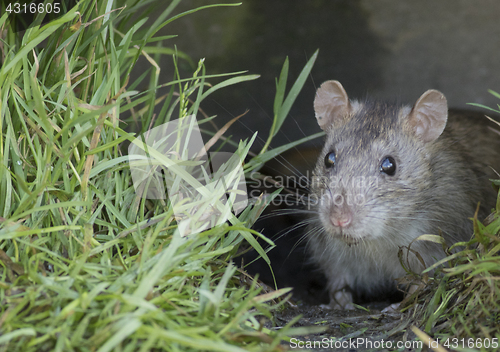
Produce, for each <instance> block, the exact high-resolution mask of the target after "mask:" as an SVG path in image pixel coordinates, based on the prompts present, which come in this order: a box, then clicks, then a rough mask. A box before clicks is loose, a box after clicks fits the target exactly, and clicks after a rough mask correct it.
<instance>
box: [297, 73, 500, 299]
mask: <svg viewBox="0 0 500 352" xmlns="http://www.w3.org/2000/svg"><path fill="white" fill-rule="evenodd" d="M314 107H315V113H316V118H317V121H318V124H319V125H320V127H321V128H322V129H323V130H324V131H325V132H326V142H325V145H324V147H323V150H322V152H321V153H320V155H319V158H318V162H317V164H316V168H315V170H314V172H313V181H312V191H311V192H312V194H311V196H312V199H315V205H314V207H315V213H316V215H315V217H314V219H313V222H312V225H310V227H309V228H308V230H307V234H308V243H309V248H310V250H311V253H312V256H313V258H314V260H315V261H316V262H317V263H318V264H319V266H320V267H321V269H322V270H323V271H324V273H325V274H326V277H327V281H328V290H329V295H330V305H331V306H332V307H335V308H347V309H349V308H352V307H353V305H352V303H353V293H355V294H356V295H365V296H366V295H368V296H373V295H376V294H378V293H382V292H387V291H391V290H393V289H395V288H396V283H395V281H394V280H395V279H396V278H399V277H402V276H404V275H405V270H404V268H403V267H402V265H401V262H400V259H399V257H398V252H399V251H400V249H401V248H408V247H409V246H410V244H411V250H412V251H416V252H418V253H419V255H420V256H421V258H422V259H423V261H424V263H425V266H424V265H422V263H421V262H420V261H419V260H418V258H417V256H416V255H415V254H414V253H413V252H412V251H407V250H404V251H403V253H405V257H404V258H403V260H404V262H405V263H406V264H407V265H409V268H410V269H411V270H413V271H415V272H421V271H422V270H423V269H424V268H425V267H427V266H430V265H432V264H433V263H435V262H436V261H437V260H439V259H441V258H443V257H444V256H445V252H444V250H443V246H442V244H438V243H434V242H430V241H424V240H416V239H417V238H418V237H419V236H421V235H424V234H434V235H441V236H442V238H443V239H444V240H445V242H446V244H447V245H448V246H449V245H451V244H453V243H456V242H459V241H468V240H469V239H470V238H471V236H472V234H473V228H472V221H471V217H473V216H474V213H475V211H476V208H477V206H478V203H479V202H480V203H481V205H480V207H479V212H478V217H479V218H480V219H483V218H485V217H486V216H487V215H488V214H489V213H490V212H491V209H492V208H493V207H494V205H495V201H496V193H495V190H494V189H493V187H492V185H491V182H490V179H492V178H498V175H497V174H496V173H495V171H494V170H497V171H500V135H499V133H498V130H495V124H494V123H492V122H490V121H488V120H487V119H486V117H484V115H482V114H479V113H474V112H467V113H464V112H461V111H457V110H450V111H448V106H447V102H446V99H445V97H444V95H443V94H442V93H440V92H439V91H436V90H429V91H427V92H425V93H424V94H423V95H422V96H421V97H420V98H419V99H418V100H417V102H416V103H415V105H414V106H413V107H409V106H398V105H393V104H387V103H383V102H377V101H366V102H363V103H362V102H358V101H353V100H349V98H348V96H347V94H346V92H345V90H344V88H343V87H342V85H341V84H340V83H339V82H337V81H327V82H325V83H323V84H322V85H321V87H320V88H319V89H318V91H317V94H316V98H315V101H314ZM496 127H498V126H496Z"/></svg>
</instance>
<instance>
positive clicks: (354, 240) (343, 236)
mask: <svg viewBox="0 0 500 352" xmlns="http://www.w3.org/2000/svg"><path fill="white" fill-rule="evenodd" d="M338 237H339V238H340V239H341V240H342V241H343V242H344V243H345V244H347V245H348V246H349V247H350V246H357V245H358V244H359V242H360V240H361V239H360V238H356V237H352V236H349V235H347V234H345V233H341V234H340V236H338Z"/></svg>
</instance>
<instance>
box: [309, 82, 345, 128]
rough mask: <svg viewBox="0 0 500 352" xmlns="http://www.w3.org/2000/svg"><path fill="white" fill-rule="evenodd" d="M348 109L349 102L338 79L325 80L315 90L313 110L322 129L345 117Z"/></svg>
mask: <svg viewBox="0 0 500 352" xmlns="http://www.w3.org/2000/svg"><path fill="white" fill-rule="evenodd" d="M350 111H351V103H350V102H349V98H348V96H347V93H346V92H345V90H344V87H342V84H340V82H339V81H326V82H324V83H323V84H322V85H321V86H320V87H319V88H318V90H317V91H316V97H315V98H314V112H315V114H316V120H317V121H318V125H319V127H321V129H323V130H324V131H326V130H327V129H328V127H330V126H331V125H333V124H335V123H336V122H338V121H341V120H343V119H345V118H347V116H348V115H349V113H350Z"/></svg>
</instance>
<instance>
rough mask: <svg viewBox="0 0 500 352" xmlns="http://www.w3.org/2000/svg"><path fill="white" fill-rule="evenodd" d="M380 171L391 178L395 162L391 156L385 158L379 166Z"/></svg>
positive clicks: (394, 169) (394, 171)
mask: <svg viewBox="0 0 500 352" xmlns="http://www.w3.org/2000/svg"><path fill="white" fill-rule="evenodd" d="M380 171H381V172H384V173H386V174H387V175H389V176H393V175H394V174H395V173H396V160H394V158H393V157H392V156H386V157H385V158H384V160H382V164H380Z"/></svg>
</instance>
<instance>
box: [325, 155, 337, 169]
mask: <svg viewBox="0 0 500 352" xmlns="http://www.w3.org/2000/svg"><path fill="white" fill-rule="evenodd" d="M335 162H336V159H335V152H330V153H328V154H326V155H325V166H326V168H327V169H329V168H331V167H334V166H335Z"/></svg>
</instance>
